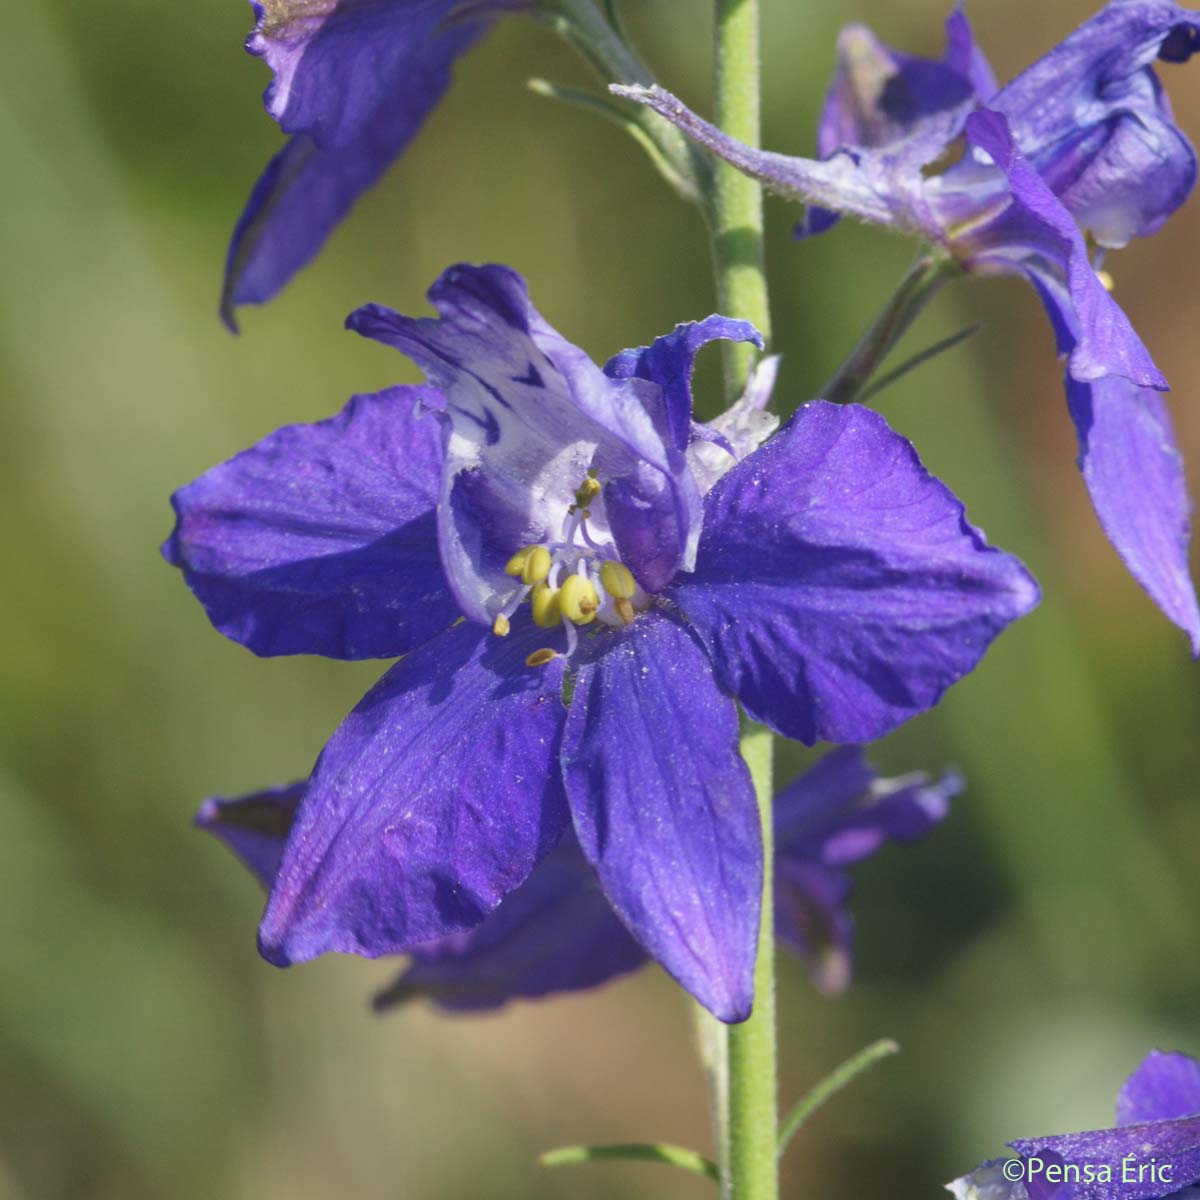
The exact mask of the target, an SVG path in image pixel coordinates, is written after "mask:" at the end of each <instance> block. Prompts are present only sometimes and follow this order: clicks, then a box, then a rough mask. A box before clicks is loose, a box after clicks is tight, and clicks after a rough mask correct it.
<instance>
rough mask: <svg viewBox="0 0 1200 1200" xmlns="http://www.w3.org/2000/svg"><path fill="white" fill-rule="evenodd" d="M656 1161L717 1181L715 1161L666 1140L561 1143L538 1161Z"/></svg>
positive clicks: (550, 1163)
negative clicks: (611, 1143)
mask: <svg viewBox="0 0 1200 1200" xmlns="http://www.w3.org/2000/svg"><path fill="white" fill-rule="evenodd" d="M610 1161H624V1162H657V1163H666V1164H667V1165H668V1166H671V1167H679V1168H681V1169H682V1170H684V1171H691V1172H692V1174H693V1175H703V1176H705V1177H706V1178H708V1179H711V1180H712V1181H713V1182H714V1183H717V1182H719V1181H720V1177H721V1176H720V1172H719V1171H718V1170H717V1164H716V1163H715V1162H713V1161H712V1160H711V1159H708V1158H705V1157H704V1155H702V1154H697V1153H696V1151H695V1150H687V1149H685V1148H684V1147H682V1146H671V1145H668V1144H667V1143H666V1142H629V1143H625V1144H622V1145H616V1146H562V1147H560V1148H559V1149H558V1150H547V1151H546V1153H545V1154H543V1155H542V1156H541V1157H540V1158H539V1159H538V1162H539V1163H540V1164H541V1165H542V1166H543V1167H574V1166H579V1165H580V1164H582V1163H592V1162H610Z"/></svg>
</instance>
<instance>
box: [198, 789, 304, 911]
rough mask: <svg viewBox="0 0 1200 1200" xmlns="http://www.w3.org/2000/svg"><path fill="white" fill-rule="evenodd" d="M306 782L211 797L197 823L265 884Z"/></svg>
mask: <svg viewBox="0 0 1200 1200" xmlns="http://www.w3.org/2000/svg"><path fill="white" fill-rule="evenodd" d="M307 788H308V784H307V783H306V782H305V781H303V780H301V781H300V782H299V783H290V784H288V785H287V786H285V787H277V788H268V789H267V790H266V791H262V792H253V793H251V794H250V795H248V796H236V797H234V798H232V799H224V798H222V797H220V796H213V797H210V798H209V799H208V800H205V801H204V803H203V804H202V805H201V806H200V811H199V812H198V813H197V814H196V824H197V825H198V826H199V827H200V828H201V829H203V830H205V831H206V832H208V833H211V834H213V835H214V836H216V837H218V838H220V840H221V841H222V842H224V843H225V845H226V846H228V847H229V849H230V850H232V851H233V853H234V854H235V855H236V856H237V857H238V858H239V859H240V860H241V861H242V863H243V864H244V865H245V866H246V867H248V868H249V870H250V873H251V874H252V875H253V876H254V877H255V879H257V880H258V882H259V883H261V884H262V885H263V887H265V888H270V886H271V884H272V883H274V882H275V875H276V873H277V872H278V870H279V860H280V859H281V858H282V857H283V848H284V846H285V845H286V843H287V835H288V830H289V829H291V827H292V820H293V819H294V817H295V815H296V809H297V807H298V806H299V804H300V802H301V801H302V800H303V799H304V793H305V791H306V790H307Z"/></svg>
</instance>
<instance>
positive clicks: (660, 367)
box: [604, 314, 763, 450]
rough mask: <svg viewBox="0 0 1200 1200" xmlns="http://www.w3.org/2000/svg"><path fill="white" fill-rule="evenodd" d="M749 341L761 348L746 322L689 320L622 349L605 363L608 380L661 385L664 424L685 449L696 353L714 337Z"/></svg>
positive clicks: (716, 318) (678, 446) (757, 335)
mask: <svg viewBox="0 0 1200 1200" xmlns="http://www.w3.org/2000/svg"><path fill="white" fill-rule="evenodd" d="M719 339H720V340H726V341H731V342H752V343H753V344H754V345H755V346H757V347H758V348H759V349H760V350H761V349H762V347H763V340H762V334H760V333H759V332H758V330H757V329H755V328H754V326H753V325H751V324H750V322H749V321H734V320H732V319H731V318H729V317H721V316H717V315H715V314H714V315H713V316H711V317H706V318H705V319H704V320H703V321H689V322H687V323H686V324H683V325H676V326H675V328H674V329H673V330H672V331H671V332H670V333H667V334H664V335H663V336H662V337H660V338H655V339H654V341H653V342H652V343H651V344H650V345H649V346H639V347H638V348H637V349H636V350H622V351H621V353H620V354H618V355H615V356H614V357H613V358H611V359H609V361H608V362H607V363H606V364H605V366H604V373H605V374H606V375H607V376H609V377H610V378H611V379H648V380H649V381H650V382H651V383H656V384H658V386H659V387H660V388H662V392H663V399H664V401H665V402H666V407H667V423H668V424H669V426H670V429H671V438H672V440H673V441H674V444H675V448H676V449H677V450H686V449H687V447H688V443H689V442H690V441H691V432H692V371H693V370H694V368H695V365H696V355H698V354H699V353H700V351H701V350H702V349H703V348H704V347H705V346H707V345H708V343H709V342H714V341H717V340H719Z"/></svg>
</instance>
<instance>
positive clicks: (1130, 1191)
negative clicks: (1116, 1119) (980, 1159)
mask: <svg viewBox="0 0 1200 1200" xmlns="http://www.w3.org/2000/svg"><path fill="white" fill-rule="evenodd" d="M1008 1144H1009V1145H1010V1146H1011V1147H1012V1148H1013V1149H1014V1150H1016V1151H1017V1153H1018V1154H1020V1155H1022V1156H1024V1157H1025V1158H1027V1159H1028V1158H1029V1157H1030V1156H1031V1155H1038V1156H1040V1157H1043V1158H1047V1157H1048V1156H1049V1155H1050V1154H1057V1155H1058V1156H1059V1157H1060V1158H1061V1159H1062V1160H1063V1162H1065V1163H1070V1164H1072V1165H1073V1166H1077V1167H1079V1168H1080V1175H1081V1178H1080V1179H1079V1181H1078V1182H1076V1181H1075V1180H1072V1181H1071V1184H1070V1196H1071V1200H1160V1198H1161V1197H1162V1196H1163V1195H1164V1192H1165V1191H1166V1190H1167V1189H1165V1188H1164V1186H1163V1183H1162V1181H1161V1180H1159V1179H1157V1178H1155V1177H1154V1174H1153V1173H1152V1172H1145V1175H1146V1178H1141V1179H1139V1178H1137V1175H1138V1174H1141V1172H1129V1173H1126V1172H1123V1171H1122V1169H1121V1164H1122V1160H1128V1161H1132V1162H1134V1163H1149V1162H1150V1161H1151V1160H1152V1159H1153V1160H1157V1161H1158V1162H1159V1163H1170V1164H1171V1166H1172V1168H1173V1172H1172V1178H1171V1183H1170V1184H1169V1185H1168V1187H1169V1190H1170V1192H1172V1193H1173V1192H1177V1191H1180V1190H1181V1189H1183V1188H1184V1187H1186V1186H1187V1185H1188V1184H1191V1183H1194V1182H1196V1180H1198V1179H1200V1116H1190V1117H1184V1118H1181V1119H1178V1120H1174V1121H1151V1122H1146V1123H1142V1124H1138V1125H1124V1126H1121V1127H1120V1128H1118V1129H1096V1130H1089V1131H1088V1132H1085V1133H1065V1134H1056V1135H1052V1136H1050V1137H1040V1138H1019V1139H1018V1140H1016V1141H1012V1142H1009V1143H1008ZM1089 1165H1092V1166H1094V1167H1095V1168H1099V1167H1101V1166H1107V1167H1108V1171H1107V1172H1101V1171H1099V1170H1094V1171H1093V1172H1092V1174H1093V1175H1094V1176H1096V1178H1094V1179H1093V1178H1089V1177H1088V1173H1087V1172H1086V1171H1084V1170H1083V1168H1085V1167H1087V1166H1089Z"/></svg>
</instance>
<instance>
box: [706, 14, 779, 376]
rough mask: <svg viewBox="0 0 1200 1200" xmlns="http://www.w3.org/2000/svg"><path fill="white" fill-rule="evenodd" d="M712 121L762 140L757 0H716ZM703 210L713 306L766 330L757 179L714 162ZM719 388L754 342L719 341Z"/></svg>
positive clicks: (749, 355) (747, 364)
mask: <svg viewBox="0 0 1200 1200" xmlns="http://www.w3.org/2000/svg"><path fill="white" fill-rule="evenodd" d="M715 7H716V23H715V46H714V54H715V67H716V119H717V125H718V126H719V127H720V128H721V129H722V130H724V131H725V132H726V133H727V134H729V135H730V137H734V138H737V139H738V141H740V142H744V143H745V144H746V145H747V146H758V145H759V143H760V141H761V101H760V95H759V73H760V64H759V33H758V0H715ZM707 209H708V212H707V216H708V221H709V225H710V228H711V232H712V244H713V260H714V266H715V269H716V274H717V307H718V309H719V310H720V311H721V312H722V313H724V314H725V316H727V317H739V318H741V319H742V320H744V321H749V322H751V323H752V324H753V325H754V326H756V327H757V329H758V331H759V333H761V334H762V335H763V338H764V339H765V340H767V341H770V338H771V307H770V302H769V299H768V294H767V275H766V260H765V255H764V252H763V200H762V186H761V185H760V184H759V183H758V182H757V180H754V179H751V178H750V177H749V176H748V175H743V174H742V173H741V172H740V171H738V170H736V169H735V168H734V167H731V166H730V165H729V164H728V163H725V162H717V163H716V164H715V175H714V180H713V186H712V189H711V191H710V193H709V201H708V205H707ZM724 350H725V390H726V393H727V395H728V397H729V399H730V400H733V399H736V397H737V395H738V394H739V392H740V391H741V389H742V387H743V386H744V384H745V382H746V377H747V376H748V375H749V373H750V368H751V366H752V365H753V363H754V358H755V353H756V352H755V350H754V347H753V346H749V345H745V344H734V343H732V342H726V343H725V347H724Z"/></svg>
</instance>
